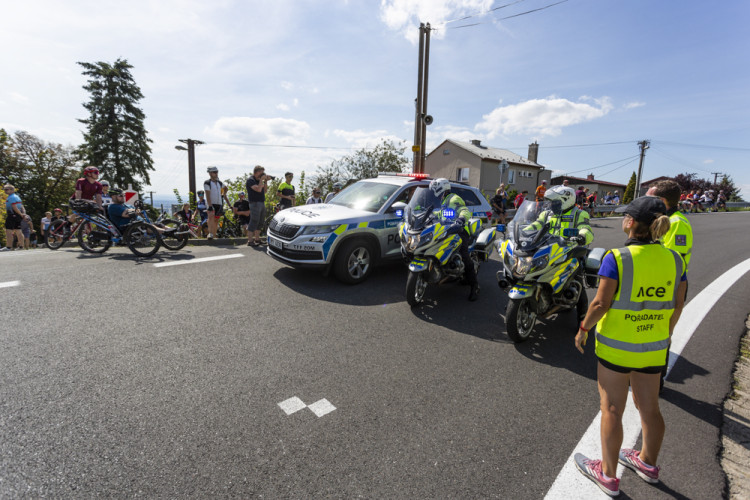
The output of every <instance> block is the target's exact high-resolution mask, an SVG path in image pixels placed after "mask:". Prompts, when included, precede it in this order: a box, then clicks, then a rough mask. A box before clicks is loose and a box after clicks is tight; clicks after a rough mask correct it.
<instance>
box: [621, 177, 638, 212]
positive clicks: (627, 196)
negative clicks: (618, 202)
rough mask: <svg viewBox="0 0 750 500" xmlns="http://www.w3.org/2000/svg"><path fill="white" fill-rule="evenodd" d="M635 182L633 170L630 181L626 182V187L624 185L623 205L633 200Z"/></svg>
mask: <svg viewBox="0 0 750 500" xmlns="http://www.w3.org/2000/svg"><path fill="white" fill-rule="evenodd" d="M635 182H636V178H635V172H633V175H631V176H630V181H629V182H628V185H627V187H625V192H624V193H622V204H623V205H625V204H627V203H630V202H631V201H633V199H634V197H635Z"/></svg>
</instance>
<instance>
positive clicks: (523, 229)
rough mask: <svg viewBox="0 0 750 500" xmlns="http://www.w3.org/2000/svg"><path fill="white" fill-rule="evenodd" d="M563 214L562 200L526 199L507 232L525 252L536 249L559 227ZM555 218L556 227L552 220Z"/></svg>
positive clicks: (517, 246)
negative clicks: (553, 225)
mask: <svg viewBox="0 0 750 500" xmlns="http://www.w3.org/2000/svg"><path fill="white" fill-rule="evenodd" d="M561 215H562V203H561V202H560V201H543V202H536V201H532V200H526V201H524V202H523V203H522V204H521V206H520V207H518V210H517V211H516V214H515V215H514V216H513V220H512V221H511V222H510V224H508V231H507V234H508V235H510V237H511V238H512V239H513V240H514V242H515V243H516V248H518V249H519V250H520V251H522V252H525V253H531V252H534V251H536V249H537V248H539V247H540V246H542V245H543V244H545V243H546V241H547V239H548V238H549V237H551V232H552V231H554V230H555V229H559V227H557V226H559V225H560V223H561V219H562V217H561ZM555 216H556V217H555ZM551 219H554V220H555V221H557V222H556V227H552V226H551V223H550V220H551Z"/></svg>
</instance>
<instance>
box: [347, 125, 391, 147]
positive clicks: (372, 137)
mask: <svg viewBox="0 0 750 500" xmlns="http://www.w3.org/2000/svg"><path fill="white" fill-rule="evenodd" d="M333 135H335V136H336V137H340V138H341V139H343V140H344V141H346V142H347V143H349V144H351V145H352V146H353V147H355V148H371V147H375V146H377V145H378V144H379V143H380V141H382V140H386V141H392V142H395V143H396V144H399V143H401V142H404V139H403V138H402V137H398V136H396V135H394V134H390V133H388V131H387V130H372V131H367V130H361V129H359V130H339V129H337V130H334V131H333Z"/></svg>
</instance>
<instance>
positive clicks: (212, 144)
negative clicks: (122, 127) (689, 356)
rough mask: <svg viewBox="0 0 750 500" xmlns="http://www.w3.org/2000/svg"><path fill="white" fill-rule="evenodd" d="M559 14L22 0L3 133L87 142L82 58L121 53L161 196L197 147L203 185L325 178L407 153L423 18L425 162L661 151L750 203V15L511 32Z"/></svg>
mask: <svg viewBox="0 0 750 500" xmlns="http://www.w3.org/2000/svg"><path fill="white" fill-rule="evenodd" d="M555 1H556V0H523V1H520V2H515V3H514V2H513V0H506V1H503V2H497V1H495V2H493V1H488V0H456V1H448V0H383V1H382V2H376V1H357V0H349V1H343V0H342V1H336V0H326V1H323V0H318V1H312V0H311V1H304V0H296V1H285V0H274V1H244V2H243V1H228V0H219V1H213V2H205V1H200V0H164V1H158V2H157V1H145V0H135V1H131V2H127V3H123V2H111V1H79V0H71V1H70V2H53V1H37V0H29V1H26V2H14V3H12V4H9V5H6V6H4V8H3V17H2V20H0V25H2V29H1V30H0V42H2V46H3V47H5V48H6V50H4V51H2V53H0V65H1V67H2V68H3V78H2V85H0V127H4V128H6V129H7V130H9V131H15V130H27V131H29V132H31V133H33V134H36V135H38V136H40V137H42V138H43V139H46V140H51V141H56V142H62V143H64V144H78V143H80V141H81V137H82V136H81V125H80V124H79V123H78V122H77V120H76V119H77V118H84V117H85V114H84V109H83V107H82V106H81V103H82V102H83V101H84V100H85V99H86V94H85V92H84V91H83V89H82V88H81V86H82V85H83V84H84V83H85V80H84V78H83V76H82V75H81V74H80V68H79V67H78V66H77V65H76V64H75V63H76V61H98V60H105V61H110V62H111V61H114V60H115V59H116V58H118V57H122V58H126V59H128V61H129V62H130V63H131V64H132V65H133V66H134V69H133V74H134V76H135V78H136V82H137V83H138V84H139V85H140V87H141V89H142V91H143V93H144V95H145V99H144V100H143V101H142V102H141V104H142V107H143V109H144V111H145V113H146V115H147V119H146V126H147V128H148V130H149V134H150V137H151V138H152V139H153V141H154V144H153V145H152V148H153V157H154V161H155V166H156V171H155V172H153V174H152V187H151V189H153V190H154V191H156V192H157V196H158V195H168V194H170V193H171V190H172V188H174V187H177V188H179V189H180V190H181V191H183V192H185V191H187V158H186V154H185V153H184V152H180V151H177V150H175V149H174V146H175V145H176V144H178V142H177V139H181V138H187V137H190V138H194V139H200V140H203V141H205V142H206V144H205V145H204V146H200V147H199V148H198V150H197V160H198V165H199V168H198V178H199V179H201V178H202V177H203V176H204V174H203V172H204V168H205V166H207V165H218V166H219V168H220V169H221V176H222V178H228V177H235V176H237V175H240V174H243V173H245V172H248V171H250V170H251V169H252V167H253V166H254V165H256V164H262V165H264V166H266V168H267V170H268V171H270V172H276V173H283V172H284V171H287V170H291V171H294V172H297V173H299V172H301V171H302V170H304V171H306V173H307V174H308V175H311V174H314V172H315V168H316V166H317V165H322V164H327V163H329V162H330V161H331V160H333V159H335V158H336V157H338V156H340V155H342V154H345V153H347V152H350V151H351V150H352V149H351V148H360V147H366V146H372V145H374V144H376V143H377V142H378V141H379V139H380V138H389V139H396V140H403V141H404V142H405V143H406V145H407V146H410V145H411V139H412V137H413V114H414V107H413V106H414V104H413V103H414V98H415V96H416V63H417V46H416V44H415V42H416V38H417V32H418V30H417V28H418V25H419V22H420V21H423V22H430V23H431V24H432V26H433V27H435V28H436V31H434V32H433V34H432V44H431V59H430V63H431V64H430V89H429V113H430V114H431V115H433V116H434V117H435V122H434V124H433V125H431V126H430V127H429V128H428V149H430V150H431V149H432V148H434V147H435V146H437V145H438V144H439V143H440V142H441V141H442V140H443V139H446V138H452V139H458V140H465V141H468V140H470V139H481V140H482V142H483V143H484V144H488V145H491V146H495V147H502V148H507V149H511V150H513V151H515V152H517V153H519V154H521V155H523V156H526V154H527V146H528V144H529V143H530V142H533V141H538V142H539V144H540V153H539V162H540V163H542V164H544V165H546V166H547V167H548V168H550V169H553V170H554V171H555V172H556V173H563V172H565V173H572V172H575V173H574V174H573V175H581V176H585V175H586V174H587V173H594V174H595V175H596V176H597V178H602V179H604V180H609V181H614V182H627V180H628V178H629V177H630V174H631V173H632V172H633V171H634V170H635V169H636V168H637V159H631V160H625V159H627V158H630V157H634V156H635V155H637V154H638V147H637V144H636V143H637V142H638V141H639V140H642V139H649V140H651V149H649V150H648V152H647V155H646V163H645V169H644V178H645V179H650V178H653V177H657V176H660V175H675V174H678V173H681V172H696V173H698V174H699V175H700V176H702V177H709V176H710V177H713V176H712V175H711V174H710V173H711V172H722V173H727V174H729V175H731V176H732V177H733V179H734V180H735V182H736V183H737V184H738V185H740V186H741V187H742V191H743V193H742V194H743V195H744V196H745V197H746V198H750V169H748V168H747V164H748V160H750V141H748V138H749V136H750V126H749V125H750V105H749V104H750V95H749V94H750V90H749V89H750V78H749V75H750V69H748V65H747V54H748V53H750V37H749V36H748V35H747V34H746V33H747V26H748V24H750V3H749V2H746V1H742V0H734V1H725V2H705V1H701V2H699V1H692V0H686V1H680V2H676V1H647V0H642V1H639V0H568V1H566V2H564V3H561V4H559V5H555V6H552V7H550V8H548V9H545V10H540V11H538V12H534V13H531V14H528V15H523V16H520V17H515V18H511V19H502V18H503V17H507V16H511V15H515V14H518V13H522V12H525V11H529V10H532V9H537V8H540V7H545V6H547V5H549V4H552V3H555ZM511 3H514V4H513V5H509V6H507V7H505V8H502V9H498V10H495V11H492V12H489V13H486V12H487V11H489V10H490V9H494V8H497V7H500V6H502V5H504V4H511ZM482 13H486V14H482ZM467 15H475V16H474V17H471V18H470V19H466V20H464V21H459V22H449V23H447V24H445V23H446V21H450V20H453V19H456V18H460V17H463V16H467ZM473 23H480V24H478V25H476V26H471V27H465V28H461V27H460V26H463V25H466V24H473ZM235 143H246V144H262V145H264V146H262V147H260V146H242V145H237V144H235ZM605 143H619V144H607V145H598V144H605ZM278 145H285V146H316V147H318V146H326V147H329V148H330V149H312V148H311V149H306V148H290V147H287V148H281V147H276V146H278ZM577 145H595V146H586V147H570V146H577ZM703 146H711V147H703ZM619 160H623V161H622V162H619V163H617V162H618V161H619ZM628 161H630V163H628ZM612 162H615V163H613V164H612V165H609V166H603V167H600V165H604V164H608V163H612ZM595 167H598V168H595ZM618 167H619V168H618Z"/></svg>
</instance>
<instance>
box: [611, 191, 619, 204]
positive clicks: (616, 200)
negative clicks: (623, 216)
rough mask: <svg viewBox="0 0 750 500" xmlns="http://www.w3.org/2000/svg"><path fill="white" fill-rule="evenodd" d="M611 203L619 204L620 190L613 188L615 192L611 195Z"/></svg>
mask: <svg viewBox="0 0 750 500" xmlns="http://www.w3.org/2000/svg"><path fill="white" fill-rule="evenodd" d="M612 204H613V205H619V204H620V192H619V191H617V190H616V189H615V194H614V195H612Z"/></svg>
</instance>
